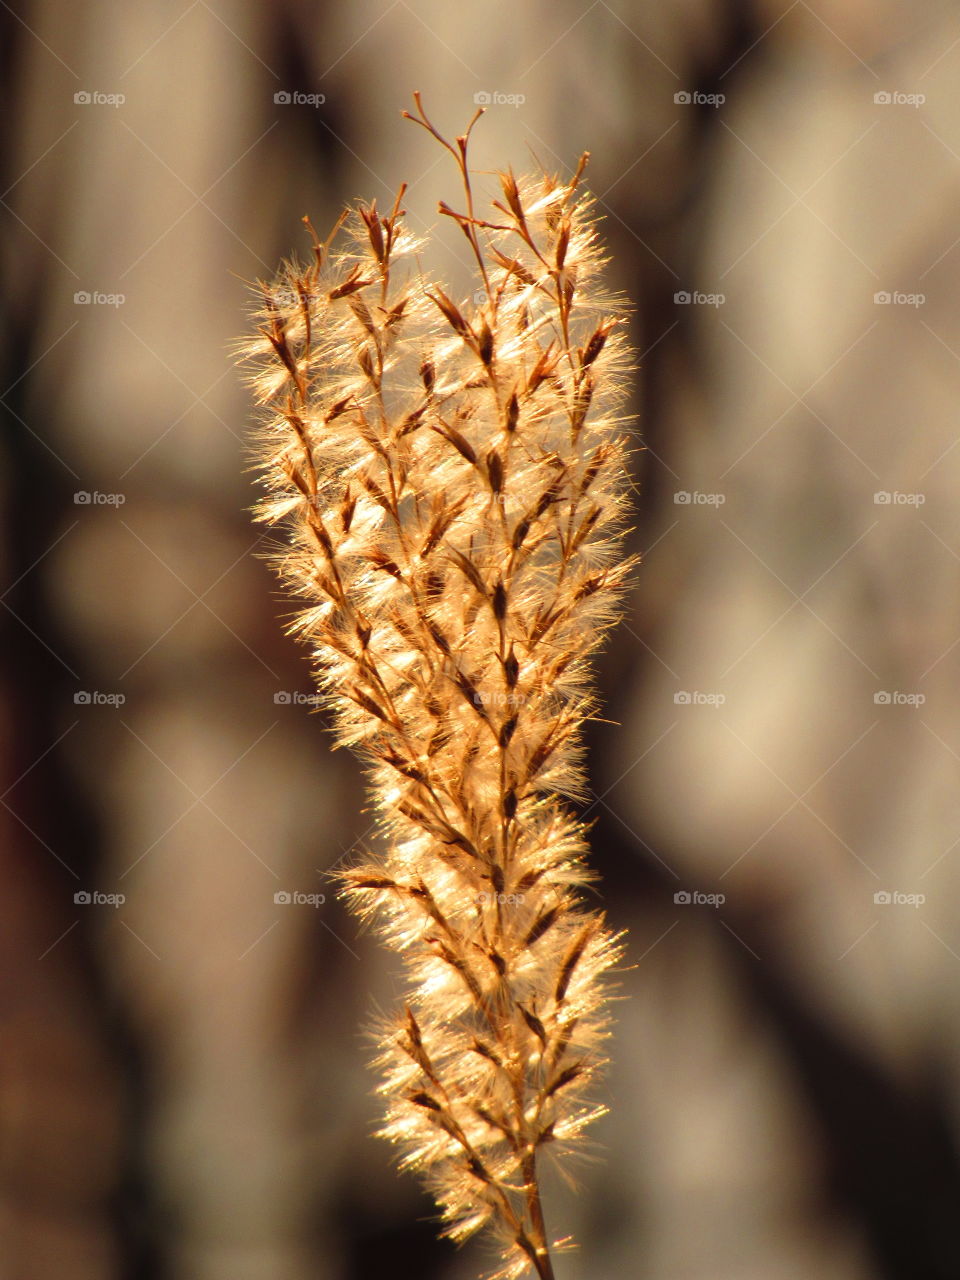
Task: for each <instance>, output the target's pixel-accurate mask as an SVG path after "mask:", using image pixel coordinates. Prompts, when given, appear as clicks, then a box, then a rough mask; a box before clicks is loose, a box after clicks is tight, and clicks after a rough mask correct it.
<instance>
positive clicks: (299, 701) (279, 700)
mask: <svg viewBox="0 0 960 1280" xmlns="http://www.w3.org/2000/svg"><path fill="white" fill-rule="evenodd" d="M273 701H274V704H275V705H276V706H278V707H319V706H321V705H322V703H323V698H322V696H321V695H320V694H319V693H301V692H300V691H299V689H293V690H291V689H278V690H277V692H276V693H275V694H274V695H273Z"/></svg>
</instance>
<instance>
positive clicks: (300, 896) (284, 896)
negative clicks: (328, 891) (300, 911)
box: [273, 889, 327, 907]
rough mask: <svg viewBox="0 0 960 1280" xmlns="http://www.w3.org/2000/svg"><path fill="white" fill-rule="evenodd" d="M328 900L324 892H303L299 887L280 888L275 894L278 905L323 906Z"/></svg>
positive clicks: (274, 897) (274, 898)
mask: <svg viewBox="0 0 960 1280" xmlns="http://www.w3.org/2000/svg"><path fill="white" fill-rule="evenodd" d="M326 900H327V898H326V895H325V894H323V893H301V892H300V890H299V889H293V890H289V889H278V890H277V892H276V893H275V894H274V895H273V901H274V903H275V904H276V906H278V907H291V906H292V907H322V906H323V904H324V903H325V902H326Z"/></svg>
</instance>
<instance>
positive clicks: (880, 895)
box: [873, 889, 927, 909]
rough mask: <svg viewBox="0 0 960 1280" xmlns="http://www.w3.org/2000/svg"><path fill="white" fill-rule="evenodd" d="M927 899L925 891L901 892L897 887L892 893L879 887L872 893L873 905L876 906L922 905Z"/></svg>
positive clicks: (914, 906)
mask: <svg viewBox="0 0 960 1280" xmlns="http://www.w3.org/2000/svg"><path fill="white" fill-rule="evenodd" d="M926 900H927V895H926V894H925V893H901V892H900V890H899V889H895V890H894V891H893V892H892V893H888V892H887V890H885V889H879V890H878V891H877V892H876V893H875V894H874V895H873V901H874V905H875V906H878V907H913V908H914V909H916V908H917V907H922V906H923V904H924V903H925V902H926Z"/></svg>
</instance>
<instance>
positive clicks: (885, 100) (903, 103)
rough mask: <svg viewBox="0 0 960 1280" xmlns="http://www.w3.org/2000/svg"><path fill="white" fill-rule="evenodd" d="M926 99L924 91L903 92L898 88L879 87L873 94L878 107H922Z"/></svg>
mask: <svg viewBox="0 0 960 1280" xmlns="http://www.w3.org/2000/svg"><path fill="white" fill-rule="evenodd" d="M926 100H927V95H926V94H925V93H903V92H902V91H901V90H899V89H894V90H890V89H880V90H879V91H878V92H877V93H875V94H874V95H873V101H874V103H875V104H876V106H878V107H922V106H923V104H924V103H925V102H926Z"/></svg>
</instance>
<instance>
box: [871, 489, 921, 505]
mask: <svg viewBox="0 0 960 1280" xmlns="http://www.w3.org/2000/svg"><path fill="white" fill-rule="evenodd" d="M926 500H927V495H926V494H925V493H901V492H900V490H899V489H893V490H892V491H891V490H890V489H878V490H877V492H876V493H875V494H874V495H873V502H874V505H875V506H877V507H922V506H923V504H924V503H925V502H926Z"/></svg>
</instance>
